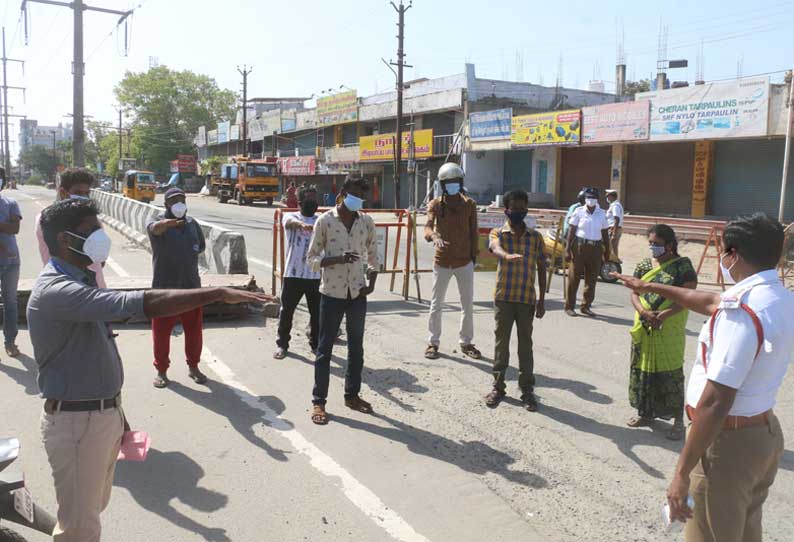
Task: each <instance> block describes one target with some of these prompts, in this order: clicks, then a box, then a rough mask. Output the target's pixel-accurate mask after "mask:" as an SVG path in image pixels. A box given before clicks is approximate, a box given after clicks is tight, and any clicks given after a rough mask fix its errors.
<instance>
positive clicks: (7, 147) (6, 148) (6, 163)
mask: <svg viewBox="0 0 794 542" xmlns="http://www.w3.org/2000/svg"><path fill="white" fill-rule="evenodd" d="M9 62H20V63H22V62H23V61H22V60H15V59H13V58H7V57H6V27H5V26H4V27H3V140H4V141H5V143H4V144H3V167H4V168H5V170H6V176H7V177H10V176H11V140H10V139H9V137H8V89H9V88H14V89H21V90H24V89H23V88H22V87H9V86H8V75H7V71H6V65H7V64H8V63H9Z"/></svg>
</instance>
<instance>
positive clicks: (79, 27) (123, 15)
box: [3, 0, 132, 167]
mask: <svg viewBox="0 0 794 542" xmlns="http://www.w3.org/2000/svg"><path fill="white" fill-rule="evenodd" d="M28 2H31V3H37V4H49V5H53V6H61V7H67V8H69V9H71V10H72V11H73V12H74V62H72V74H73V76H74V81H73V96H72V98H73V106H72V108H73V112H72V113H73V115H74V127H73V134H72V152H73V154H74V160H73V161H74V166H75V167H83V166H85V130H84V122H83V76H84V75H85V64H84V62H83V12H84V11H98V12H100V13H110V14H111V15H120V19H119V22H118V23H117V24H121V23H122V22H124V21H125V20H126V19H127V17H129V16H130V15H131V14H132V10H128V11H118V10H115V9H107V8H99V7H92V6H88V5H86V4H84V3H83V0H74V1H73V2H59V1H56V0H22V8H21V9H22V11H25V8H26V6H27V3H28ZM3 56H5V55H3Z"/></svg>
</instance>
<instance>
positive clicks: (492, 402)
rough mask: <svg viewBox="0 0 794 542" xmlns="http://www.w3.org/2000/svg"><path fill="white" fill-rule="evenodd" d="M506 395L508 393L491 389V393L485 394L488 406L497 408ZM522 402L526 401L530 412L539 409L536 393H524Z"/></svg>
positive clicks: (525, 404) (525, 405)
mask: <svg viewBox="0 0 794 542" xmlns="http://www.w3.org/2000/svg"><path fill="white" fill-rule="evenodd" d="M506 395H507V394H506V393H505V392H503V391H499V390H497V389H493V390H491V393H489V394H488V395H486V396H485V405H486V406H487V407H488V408H496V407H498V406H499V403H501V402H502V399H504V398H505V397H506ZM521 402H522V403H524V408H525V409H527V410H528V411H529V412H537V411H538V399H537V397H535V394H534V393H526V394H524V395H522V396H521Z"/></svg>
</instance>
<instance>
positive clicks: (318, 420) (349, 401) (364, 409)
mask: <svg viewBox="0 0 794 542" xmlns="http://www.w3.org/2000/svg"><path fill="white" fill-rule="evenodd" d="M345 406H346V407H347V408H349V409H351V410H355V411H356V412H361V413H362V414H374V413H375V411H374V410H373V408H372V405H371V404H370V403H368V402H367V401H365V400H364V399H362V398H361V397H359V396H358V395H356V396H355V397H350V398H346V399H345ZM312 423H314V424H315V425H326V424H327V423H328V412H326V411H325V405H312Z"/></svg>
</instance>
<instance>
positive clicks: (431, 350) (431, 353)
mask: <svg viewBox="0 0 794 542" xmlns="http://www.w3.org/2000/svg"><path fill="white" fill-rule="evenodd" d="M425 357H426V358H427V359H438V346H435V345H432V344H428V345H427V348H425Z"/></svg>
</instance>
